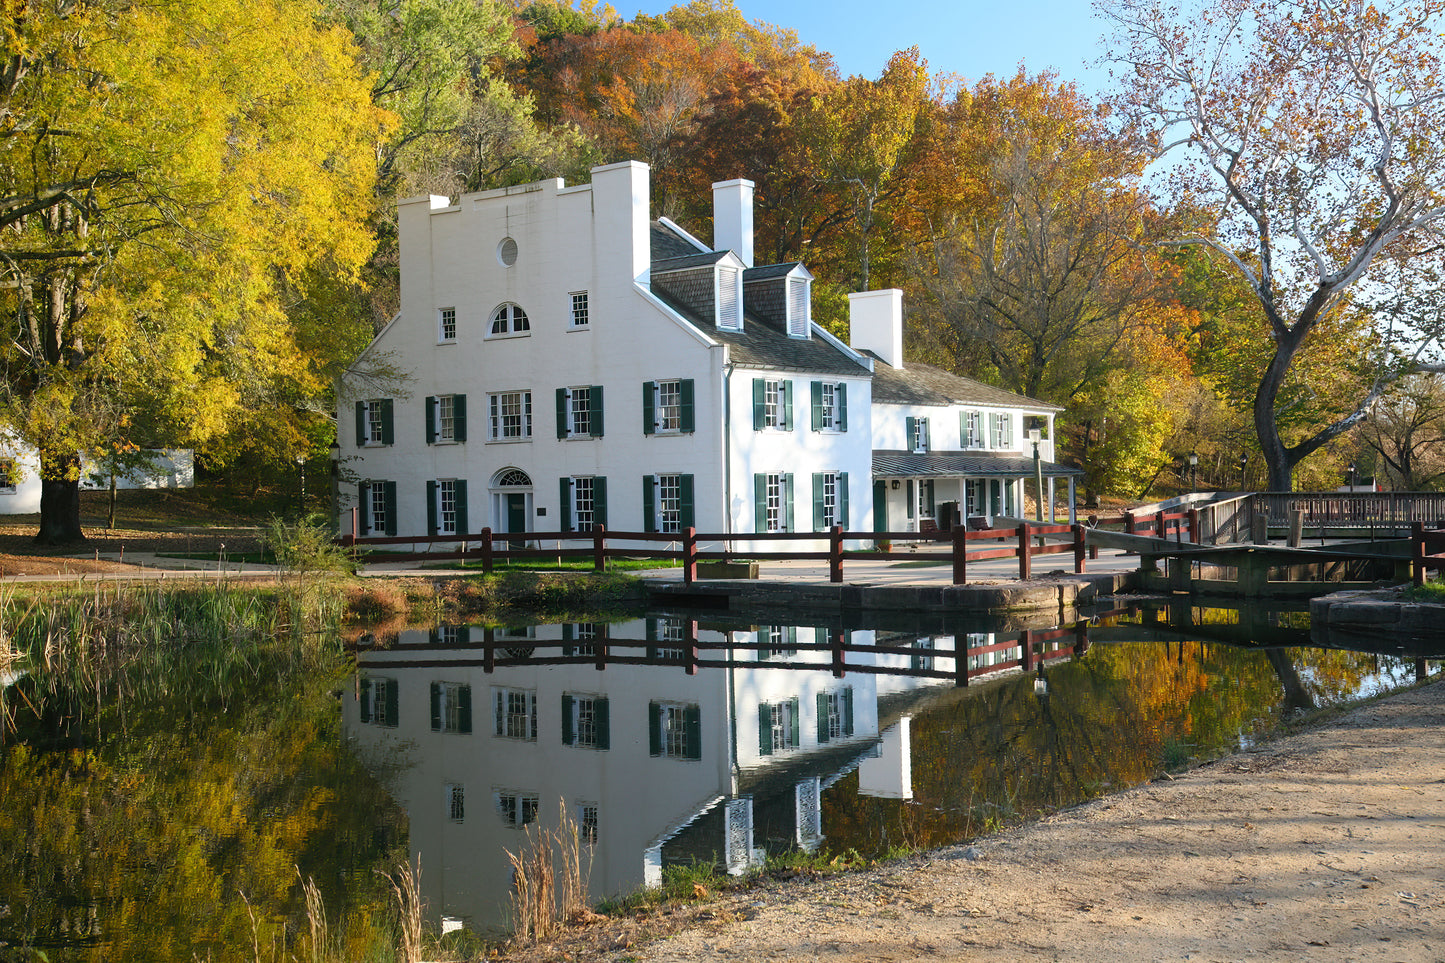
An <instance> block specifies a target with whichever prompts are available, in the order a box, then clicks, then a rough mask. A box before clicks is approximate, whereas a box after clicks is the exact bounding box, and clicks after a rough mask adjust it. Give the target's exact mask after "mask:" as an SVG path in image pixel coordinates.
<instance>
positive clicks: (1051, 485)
mask: <svg viewBox="0 0 1445 963" xmlns="http://www.w3.org/2000/svg"><path fill="white" fill-rule="evenodd" d="M1054 481H1055V479H1054V476H1053V475H1050V476H1049V524H1050V525H1052V524H1053V523H1054V505H1055V504H1057V503H1056V502H1055V501H1054Z"/></svg>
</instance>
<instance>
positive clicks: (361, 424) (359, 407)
mask: <svg viewBox="0 0 1445 963" xmlns="http://www.w3.org/2000/svg"><path fill="white" fill-rule="evenodd" d="M364 444H366V402H364V401H358V402H357V403H356V447H357V448H360V447H361V446H362V445H364Z"/></svg>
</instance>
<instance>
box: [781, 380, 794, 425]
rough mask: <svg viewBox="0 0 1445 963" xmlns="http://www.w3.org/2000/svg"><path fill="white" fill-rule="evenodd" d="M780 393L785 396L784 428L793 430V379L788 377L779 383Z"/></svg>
mask: <svg viewBox="0 0 1445 963" xmlns="http://www.w3.org/2000/svg"><path fill="white" fill-rule="evenodd" d="M778 389H779V394H781V395H782V396H783V430H784V431H792V430H793V379H792V378H788V379H786V380H784V381H782V382H780V383H779V385H778Z"/></svg>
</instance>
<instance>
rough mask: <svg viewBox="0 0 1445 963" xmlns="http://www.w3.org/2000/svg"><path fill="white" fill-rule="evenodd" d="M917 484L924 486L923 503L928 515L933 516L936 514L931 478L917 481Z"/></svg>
mask: <svg viewBox="0 0 1445 963" xmlns="http://www.w3.org/2000/svg"><path fill="white" fill-rule="evenodd" d="M919 484H920V485H923V486H925V487H924V489H923V497H924V503H925V504H926V505H927V506H928V517H929V518H933V517H935V516H936V515H937V514H938V511H937V509H936V508H935V507H934V504H933V480H932V479H929V480H928V481H926V482H919Z"/></svg>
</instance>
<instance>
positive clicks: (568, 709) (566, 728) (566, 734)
mask: <svg viewBox="0 0 1445 963" xmlns="http://www.w3.org/2000/svg"><path fill="white" fill-rule="evenodd" d="M576 741H577V737H576V734H575V733H574V732H573V731H572V697H571V696H569V695H567V693H565V692H564V693H562V745H564V746H570V745H572V744H573V743H574V742H576Z"/></svg>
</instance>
